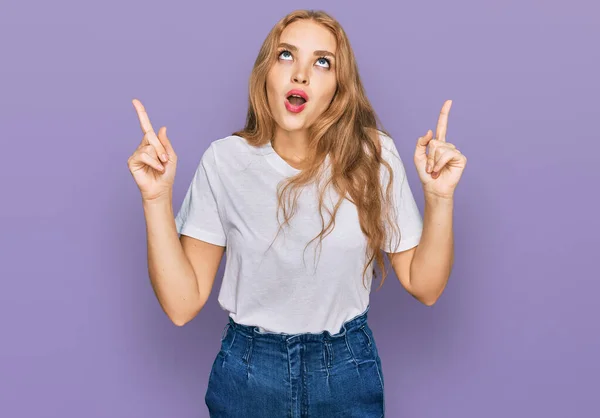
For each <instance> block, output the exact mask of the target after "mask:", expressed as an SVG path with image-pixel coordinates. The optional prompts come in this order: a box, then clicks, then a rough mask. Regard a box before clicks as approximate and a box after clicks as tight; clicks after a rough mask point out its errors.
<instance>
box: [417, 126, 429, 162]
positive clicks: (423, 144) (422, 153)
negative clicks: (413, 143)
mask: <svg viewBox="0 0 600 418" xmlns="http://www.w3.org/2000/svg"><path fill="white" fill-rule="evenodd" d="M432 139H433V132H432V131H431V129H429V130H428V131H427V133H426V134H425V135H424V136H421V137H419V139H418V140H417V148H416V149H415V157H417V158H420V159H422V158H427V144H429V141H431V140H432Z"/></svg>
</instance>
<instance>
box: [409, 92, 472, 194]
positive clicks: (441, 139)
mask: <svg viewBox="0 0 600 418" xmlns="http://www.w3.org/2000/svg"><path fill="white" fill-rule="evenodd" d="M451 106H452V100H446V102H445V103H444V105H443V106H442V111H441V112H440V117H439V119H438V124H437V131H436V139H433V132H431V129H430V130H428V131H427V133H426V134H425V136H422V137H420V138H419V139H418V140H417V148H416V150H415V157H414V161H415V165H416V167H417V172H418V173H419V178H420V179H421V183H422V184H423V192H424V193H425V194H426V195H430V196H433V197H441V198H448V199H450V198H452V197H453V196H454V189H456V186H457V185H458V181H459V180H460V177H461V175H462V173H463V170H464V169H465V166H466V165H467V157H465V156H464V155H463V154H462V153H461V152H460V151H459V150H458V149H457V148H456V146H454V145H453V144H451V143H449V142H446V129H447V127H448V113H449V112H450V107H451ZM427 146H429V152H427Z"/></svg>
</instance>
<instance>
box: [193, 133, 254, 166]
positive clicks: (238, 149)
mask: <svg viewBox="0 0 600 418" xmlns="http://www.w3.org/2000/svg"><path fill="white" fill-rule="evenodd" d="M249 151H251V147H250V145H249V144H248V142H247V141H246V140H245V139H244V138H242V137H240V136H237V135H228V136H225V137H221V138H218V139H215V140H213V141H212V142H210V143H209V144H208V147H207V148H206V149H205V151H204V153H203V157H202V160H203V161H205V160H206V163H208V164H227V162H228V161H230V160H234V159H236V158H239V157H240V156H243V155H246V154H248V152H249Z"/></svg>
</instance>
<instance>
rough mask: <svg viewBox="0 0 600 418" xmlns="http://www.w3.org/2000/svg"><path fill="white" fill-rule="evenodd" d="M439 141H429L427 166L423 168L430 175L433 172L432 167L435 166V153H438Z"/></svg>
mask: <svg viewBox="0 0 600 418" xmlns="http://www.w3.org/2000/svg"><path fill="white" fill-rule="evenodd" d="M439 143H440V142H439V141H438V140H436V139H432V140H431V141H429V154H428V155H427V165H426V166H425V171H426V172H428V173H431V171H432V170H433V165H434V164H435V159H436V153H437V152H438V150H439V148H440V146H439Z"/></svg>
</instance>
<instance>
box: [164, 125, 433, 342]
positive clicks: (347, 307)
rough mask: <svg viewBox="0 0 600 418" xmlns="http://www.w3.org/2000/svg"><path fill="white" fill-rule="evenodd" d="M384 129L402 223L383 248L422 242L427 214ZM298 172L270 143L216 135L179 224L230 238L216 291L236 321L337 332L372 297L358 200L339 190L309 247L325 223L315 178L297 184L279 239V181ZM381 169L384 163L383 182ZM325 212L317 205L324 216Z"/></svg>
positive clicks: (207, 236) (187, 231)
mask: <svg viewBox="0 0 600 418" xmlns="http://www.w3.org/2000/svg"><path fill="white" fill-rule="evenodd" d="M380 138H381V140H382V144H383V147H382V150H383V151H382V153H383V158H385V159H386V161H388V162H389V163H390V164H391V166H392V168H393V171H394V187H393V190H394V198H395V199H394V200H395V204H396V208H397V214H396V216H395V219H396V222H397V224H398V226H399V228H400V232H401V236H400V238H401V239H400V240H399V241H398V239H396V240H395V242H394V244H395V245H392V246H390V245H388V243H387V240H386V244H385V245H383V247H382V250H384V251H386V252H400V251H404V250H407V249H410V248H412V247H414V246H416V245H417V244H418V243H419V240H420V238H421V232H422V228H423V221H422V217H421V214H420V212H419V209H418V207H417V205H416V202H415V200H414V198H413V194H412V192H411V189H410V186H409V183H408V181H407V178H406V172H405V167H404V164H403V162H402V159H401V158H400V155H399V154H398V150H397V148H396V146H395V144H394V142H393V140H392V139H391V138H389V137H388V136H386V135H383V134H381V135H380ZM328 161H329V159H327V162H328ZM326 166H327V164H326ZM298 172H299V170H297V169H295V168H293V167H292V166H291V165H289V164H288V163H287V162H286V161H285V160H284V159H283V158H281V156H280V155H279V154H277V153H276V152H275V150H274V149H273V147H272V145H271V144H270V143H268V144H266V145H264V146H261V147H253V146H251V145H249V144H248V142H247V141H246V140H245V139H244V138H242V137H239V136H235V135H232V136H228V137H225V138H222V139H218V140H216V141H213V142H212V143H211V144H210V146H209V147H208V149H207V150H206V151H205V152H204V154H203V155H202V158H201V160H200V163H199V164H198V168H197V170H196V172H195V174H194V177H193V178H192V180H191V183H190V185H189V188H188V190H187V193H186V195H185V197H184V200H183V203H182V205H181V208H180V209H179V212H178V213H177V216H176V218H175V222H176V226H177V231H178V233H179V234H182V235H187V236H190V237H193V238H196V239H199V240H202V241H206V242H208V243H212V244H215V245H221V246H224V247H226V251H225V255H226V264H225V271H224V276H223V280H222V284H221V288H220V290H219V296H218V301H219V304H220V306H221V308H222V309H224V310H226V311H228V312H229V316H230V317H231V318H232V319H233V320H234V321H236V322H238V323H240V324H244V325H255V326H257V327H259V330H260V331H262V332H274V333H288V334H298V333H307V332H311V333H320V332H322V331H325V330H327V331H329V332H330V333H331V334H335V333H338V332H339V331H340V329H341V326H342V324H343V323H344V322H345V321H347V320H349V319H352V318H354V317H355V316H357V315H359V314H361V313H363V312H364V311H365V310H366V308H367V306H368V304H369V296H370V289H371V282H372V268H369V269H368V271H367V273H366V277H365V279H364V283H365V284H363V276H362V271H363V267H364V264H365V262H366V253H365V251H366V245H367V240H366V237H365V235H364V234H363V232H362V231H361V229H360V225H359V219H358V212H357V209H356V206H355V205H354V204H353V203H351V202H350V201H349V200H347V199H344V200H343V203H342V205H341V206H340V208H339V210H338V212H337V215H336V220H335V228H334V229H333V231H332V232H331V233H330V234H329V235H327V236H326V237H325V238H324V239H323V242H322V245H321V248H318V247H317V246H318V243H319V240H318V239H317V240H315V241H313V242H312V243H311V244H310V245H309V246H308V247H306V245H307V244H308V242H309V241H310V240H311V239H313V238H314V237H315V236H317V234H318V233H319V232H320V231H321V229H322V227H323V224H322V223H321V216H320V215H319V211H318V189H317V187H318V186H317V184H315V185H314V187H312V186H311V187H307V188H306V189H305V190H303V192H302V193H301V194H300V197H299V199H298V207H297V212H296V213H295V215H294V216H293V218H292V219H291V221H290V225H289V227H288V226H286V227H284V229H283V230H282V231H281V232H280V233H279V235H278V236H277V238H276V239H275V236H276V234H277V231H278V228H279V224H278V222H277V213H276V209H277V184H278V183H279V182H280V181H282V180H284V179H285V178H286V177H290V176H293V175H295V174H296V173H298ZM387 176H388V173H387V170H386V169H385V167H383V166H382V170H381V178H382V187H384V186H385V184H387V183H386V181H387ZM327 196H328V197H329V199H326V200H325V203H326V205H327V207H328V208H329V210H331V211H332V210H333V205H334V203H335V202H336V201H337V193H336V192H335V191H333V188H329V189H328V194H327ZM329 216H330V215H329V213H328V212H326V211H323V217H324V222H325V224H324V225H327V222H328V220H329ZM279 219H280V220H281V221H282V220H283V217H282V215H281V212H280V213H279ZM305 247H306V250H305ZM365 285H366V287H365Z"/></svg>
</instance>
